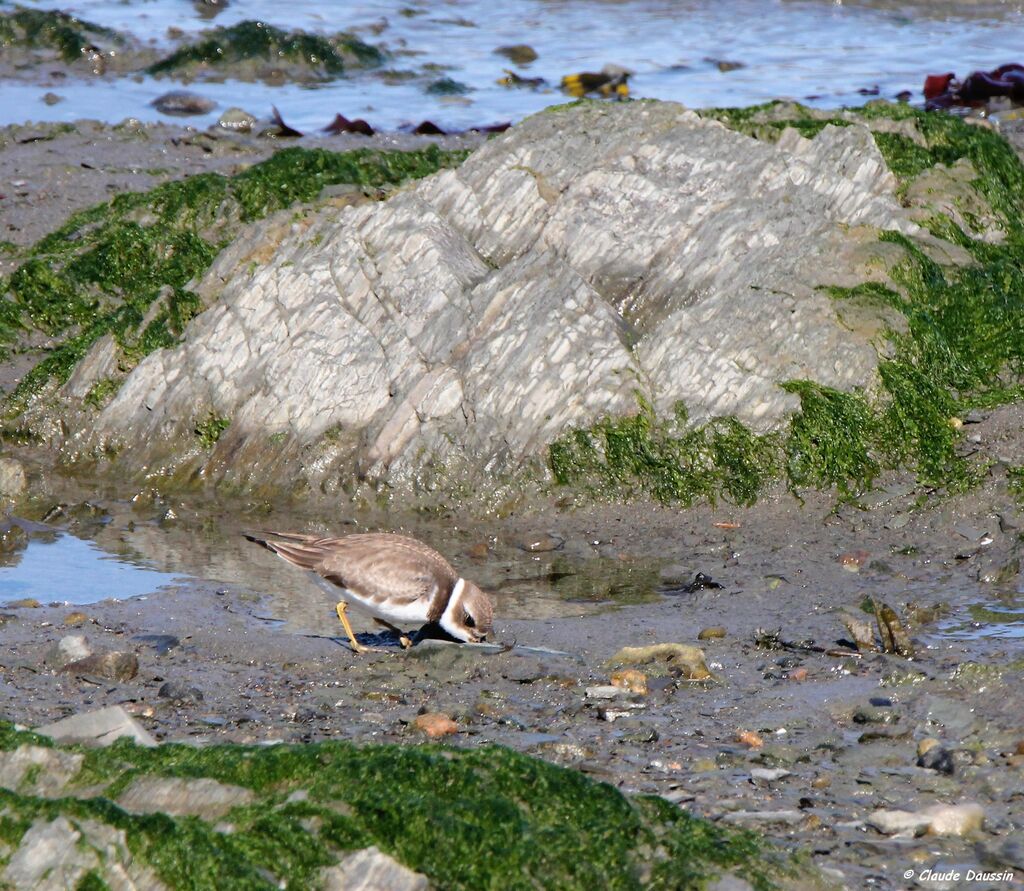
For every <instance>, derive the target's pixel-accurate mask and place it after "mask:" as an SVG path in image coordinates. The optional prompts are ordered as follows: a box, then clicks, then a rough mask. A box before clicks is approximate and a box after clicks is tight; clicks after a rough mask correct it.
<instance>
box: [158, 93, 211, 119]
mask: <svg viewBox="0 0 1024 891" xmlns="http://www.w3.org/2000/svg"><path fill="white" fill-rule="evenodd" d="M150 104H151V105H152V106H153V107H154V108H155V109H156V110H157V111H159V112H160V113H161V114H168V115H175V116H176V117H188V116H189V115H197V114H207V113H208V112H211V111H213V110H214V109H215V108H216V107H217V103H216V102H214V101H212V100H211V99H207V98H206V97H204V96H200V95H199V94H198V93H191V92H189V91H188V90H172V91H171V92H170V93H164V94H163V96H158V97H157V98H156V99H154V100H153V101H152V103H150Z"/></svg>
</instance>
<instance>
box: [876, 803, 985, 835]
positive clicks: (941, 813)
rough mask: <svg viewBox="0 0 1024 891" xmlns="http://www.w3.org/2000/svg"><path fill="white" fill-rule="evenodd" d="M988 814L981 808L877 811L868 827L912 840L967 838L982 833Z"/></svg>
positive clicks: (942, 806) (945, 806)
mask: <svg viewBox="0 0 1024 891" xmlns="http://www.w3.org/2000/svg"><path fill="white" fill-rule="evenodd" d="M984 822H985V810H984V808H982V806H981V805H980V804H976V803H974V802H967V803H964V804H956V805H950V804H938V805H935V806H933V807H929V808H925V809H924V810H921V811H915V812H911V811H900V810H886V809H882V810H877V811H875V812H874V813H872V814H870V815H869V816H868V818H867V824H868V825H869V826H871V827H873V828H875V829H877V830H878V831H879V832H881V833H883V834H884V835H895V836H900V837H908V836H914V835H920V834H922V833H928V834H929V835H944V836H963V835H967V834H968V833H971V832H974V831H976V830H978V829H981V827H982V825H983V824H984Z"/></svg>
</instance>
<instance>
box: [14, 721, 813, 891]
mask: <svg viewBox="0 0 1024 891" xmlns="http://www.w3.org/2000/svg"><path fill="white" fill-rule="evenodd" d="M24 737H25V735H24V734H19V733H16V732H14V731H13V730H12V728H11V727H10V725H0V749H3V748H8V747H12V748H18V747H19V746H20V745H21V744H22V741H23V738H24ZM82 757H83V762H84V763H83V768H82V770H83V777H86V778H87V779H84V780H82V783H83V785H82V791H81V795H80V796H79V795H78V794H77V793H76V788H75V786H74V785H69V786H66V787H65V791H64V797H62V798H60V799H58V800H47V799H42V798H37V797H34V796H33V795H31V794H26V793H23V792H7V791H3V790H0V813H2V814H3V815H4V817H3V824H2V825H3V832H4V842H5V844H7V845H9V846H10V848H11V849H12V850H13V853H12V854H11V856H10V859H9V860H8V861H7V863H6V866H5V867H3V868H0V870H6V871H0V884H2V883H3V882H4V881H6V882H8V883H12V884H14V885H15V886H16V887H19V888H20V887H23V886H24V887H35V886H34V885H33V884H32V882H33V881H35V882H38V881H39V877H40V876H42V875H45V874H50V875H53V876H58V877H59V878H60V880H61V881H62V882H64V884H61V885H60V887H65V885H66V886H67V887H90V886H89V885H88V884H86V885H83V884H80V883H81V882H83V881H84V877H85V876H86V875H87V874H88V873H89V872H90V871H93V872H94V876H93V878H92V880H91V881H92V886H94V887H102V884H100V882H101V881H102V882H106V884H107V886H108V887H111V888H114V887H132V885H129V884H125V883H124V882H123V881H122V878H124V877H127V878H129V879H131V880H132V881H134V882H136V885H135V887H145V888H159V887H168V888H183V887H203V888H207V887H208V888H229V887H245V888H252V889H272V888H276V887H280V886H282V885H284V884H287V885H288V886H289V887H296V888H312V887H318V886H319V885H320V883H323V882H325V881H326V882H328V883H329V885H328V886H329V887H334V886H337V882H339V881H341V882H342V884H341V887H346V888H347V887H362V886H356V885H350V884H345V881H349V882H354V881H355V880H356V878H357V877H361V880H365V879H366V878H367V876H369V875H372V874H383V872H384V871H386V872H387V874H398V875H400V876H401V878H402V881H403V882H408V883H409V885H408V887H420V886H421V883H422V881H423V878H422V877H426V880H427V881H429V883H430V886H431V887H438V888H450V889H466V891H469V889H478V888H506V887H508V888H513V887H565V888H570V887H572V888H575V887H593V888H597V887H601V888H604V887H615V888H621V889H624V891H632V889H635V891H640V889H646V888H678V889H686V888H699V887H704V886H705V884H706V882H707V881H708V880H710V879H713V878H715V877H717V876H719V875H721V874H722V873H723V872H725V871H729V872H731V873H733V874H735V875H737V876H739V877H742V878H744V879H746V880H749V881H751V882H752V883H753V884H754V885H755V886H756V887H758V888H761V889H767V888H770V887H773V886H785V887H793V886H794V883H800V882H801V880H804V879H813V875H814V874H813V871H812V870H809V869H807V868H806V867H801V866H798V865H797V864H795V863H794V862H793V861H791V860H790V859H789V857H788V856H787V855H784V854H782V853H780V852H778V851H776V850H775V849H773V848H771V847H770V846H768V845H767V844H766V843H764V842H761V841H759V840H758V839H757V838H756V837H755V836H753V835H751V834H749V833H745V832H740V831H735V830H732V829H729V828H726V827H721V826H716V825H714V824H712V823H710V822H707V821H704V820H700V819H697V818H694V817H691V816H689V815H688V814H686V813H685V812H684V811H682V810H680V809H679V808H678V807H676V806H674V805H672V804H670V803H669V802H667V801H665V800H664V799H661V798H658V797H653V796H636V797H627V796H625V795H623V794H622V793H621V792H620V791H619V790H618V789H616V788H615V787H613V786H611V785H608V784H605V783H598V782H595V781H593V780H591V779H589V778H588V777H586V776H585V775H584V774H582V773H579V772H577V771H574V770H569V769H566V768H561V767H556V766H554V765H551V764H548V763H546V762H544V761H541V760H538V759H534V758H530V757H528V756H525V755H521V754H518V753H515V752H513V751H511V750H508V749H504V748H501V747H497V746H483V747H480V748H477V749H467V750H461V749H453V748H447V747H441V746H436V745H424V746H364V747H357V746H355V745H352V744H351V743H347V742H324V743H317V744H308V745H297V746H289V745H280V746H273V747H259V746H256V747H246V746H231V745H214V746H206V747H196V746H187V745H165V746H161V747H158V748H155V749H145V748H140V747H137V746H134V745H132V744H130V743H127V742H121V743H120V744H118V745H117V746H116V747H114V748H112V749H90V750H88V751H87V752H85V753H84V756H82ZM88 778H92V779H88ZM95 778H102V781H103V783H104V789H105V792H104V795H105V796H106V797H96V788H95V786H94V785H88V783H90V782H93V783H94V782H95ZM211 790H213V793H215V794H212V797H211ZM225 790H228V791H229V792H230V796H229V797H228V798H225V797H224V794H223V793H224V792H225ZM197 795H198V798H197V797H196V796H197ZM112 799H116V800H117V801H119V802H121V804H122V805H125V806H126V807H127V809H124V808H122V807H117V806H114V805H113V804H112ZM214 799H216V807H215V808H214V809H212V810H210V809H207V808H206V804H209V802H210V801H211V800H214ZM197 801H198V802H200V805H197ZM183 802H187V804H183ZM203 802H205V803H206V804H202V803H203ZM158 809H163V812H162V813H156V811H157V810H158ZM135 811H140V812H139V813H136V812H135ZM126 839H130V841H131V847H130V851H129V848H128V845H127V844H125V840H126ZM373 848H376V851H373V850H372V849H373ZM368 849H370V850H368ZM377 871H382V872H381V873H378V872H377ZM415 874H419V875H418V876H417V875H415ZM332 882H333V883H334V884H333V885H331V884H330V883H332ZM417 883H420V884H417ZM375 887H380V885H377V886H375ZM388 887H392V886H391V885H388Z"/></svg>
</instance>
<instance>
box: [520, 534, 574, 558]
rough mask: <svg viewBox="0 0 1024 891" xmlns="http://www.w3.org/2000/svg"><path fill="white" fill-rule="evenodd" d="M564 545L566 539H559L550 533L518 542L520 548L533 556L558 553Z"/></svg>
mask: <svg viewBox="0 0 1024 891" xmlns="http://www.w3.org/2000/svg"><path fill="white" fill-rule="evenodd" d="M564 544H565V539H564V538H559V537H558V536H557V535H552V534H551V533H550V532H538V533H534V534H531V535H525V536H523V537H522V538H521V539H520V540H519V542H518V547H519V549H520V550H523V551H528V552H529V553H531V554H542V553H546V552H548V551H557V550H559V549H560V548H561V547H562V546H563V545H564Z"/></svg>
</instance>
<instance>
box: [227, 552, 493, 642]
mask: <svg viewBox="0 0 1024 891" xmlns="http://www.w3.org/2000/svg"><path fill="white" fill-rule="evenodd" d="M261 536H267V537H266V538H263V537H261ZM245 537H246V538H247V539H249V541H253V542H256V544H258V545H262V546H263V547H265V548H266V549H267V550H269V551H273V552H274V553H275V554H277V555H278V556H279V557H282V558H283V559H285V560H287V561H288V562H289V563H291V564H292V565H293V566H298V567H299V568H300V569H305V570H308V571H309V572H310V574H311V575H312V576H313V579H314V581H316V583H317V584H318V585H319V586H320V587H321V588H323V589H324V590H325V591H327V592H328V593H330V594H332V595H333V596H340V597H341V600H340V601H339V602H338V606H337V613H338V618H339V619H340V620H341V624H342V626H343V627H344V628H345V633H346V634H347V635H348V639H349V641H351V643H352V649H353V650H355V651H356V652H357V653H361V652H363V651H364V650H366V647H364V646H363V645H362V644H361V643H359V641H357V640H356V636H355V634H353V633H352V626H351V625H350V624H349V622H348V617H347V616H346V615H345V610H346V608H347V607H348V605H349V604H351V605H352V606H355V607H357V608H359V609H361V610H363V611H364V612H367V613H369V614H370V615H371V616H372V617H373V619H374V621H375V622H377V623H378V624H379V625H383V626H384V627H385V628H390V629H391V630H392V631H395V632H397V633H398V634H399V635H400V637H401V640H402V645H403V646H410V643H409V639H408V638H407V637H405V635H404V634H402V631H401V629H400V628H398V627H396V626H397V625H398V624H399V623H401V624H405V625H408V624H418V625H426V624H429V623H437V624H438V625H440V626H441V627H442V628H443V629H444V630H445V631H446V632H448V634H450V635H451V636H452V637H454V638H456V639H457V640H461V641H463V642H465V643H479V642H480V641H482V640H484V639H485V638H486V637H487V635H488V634H490V633H491V630H492V620H493V610H492V608H491V601H490V599H489V598H488V597H487V595H486V594H485V593H484V592H483V591H481V590H480V589H479V588H478V587H477V586H476V585H474V584H473V583H472V582H471V581H468V580H466V579H464V578H462V577H461V576H460V575H459V574H458V573H457V572H456V571H455V570H454V569H453V568H452V565H451V564H450V563H449V562H448V561H447V560H445V559H444V557H442V556H441V555H440V554H439V553H438V552H437V551H435V550H434V549H433V548H431V547H428V546H427V545H425V544H423V542H421V541H417V540H416V539H415V538H409V537H407V536H404V535H393V534H391V533H387V532H367V533H362V534H356V535H345V536H342V537H341V538H322V537H320V536H316V535H300V534H297V533H291V532H263V533H260V534H259V535H246V536H245Z"/></svg>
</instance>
